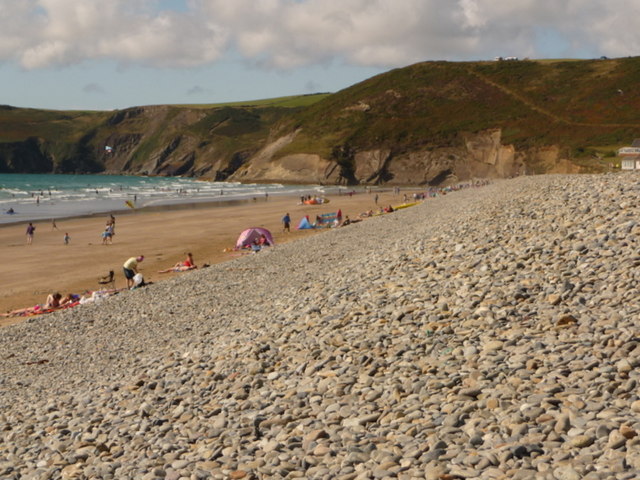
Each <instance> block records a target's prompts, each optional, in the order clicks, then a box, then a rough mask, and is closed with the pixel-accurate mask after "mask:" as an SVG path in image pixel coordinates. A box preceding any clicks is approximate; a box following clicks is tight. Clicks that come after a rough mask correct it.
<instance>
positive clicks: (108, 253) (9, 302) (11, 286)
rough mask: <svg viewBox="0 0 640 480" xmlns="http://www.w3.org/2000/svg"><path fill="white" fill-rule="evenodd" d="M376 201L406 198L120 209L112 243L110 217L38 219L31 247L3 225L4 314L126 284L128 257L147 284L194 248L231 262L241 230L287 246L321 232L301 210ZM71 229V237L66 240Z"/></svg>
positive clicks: (20, 227)
mask: <svg viewBox="0 0 640 480" xmlns="http://www.w3.org/2000/svg"><path fill="white" fill-rule="evenodd" d="M376 193H377V194H378V196H379V198H378V205H385V206H386V205H398V204H401V203H402V199H403V195H404V193H406V192H403V193H401V194H400V195H396V194H394V193H393V192H392V191H380V192H376V191H373V192H372V193H370V194H368V193H357V194H355V195H353V196H348V195H340V196H338V195H334V196H329V197H327V198H329V200H330V203H329V204H326V205H301V204H300V201H299V197H292V196H287V197H282V196H277V197H276V196H271V197H269V198H268V200H265V199H264V198H259V199H257V200H256V201H239V202H235V203H234V204H231V205H229V204H222V205H213V206H212V205H207V206H204V205H195V206H194V205H192V206H170V207H166V208H165V209H163V210H159V211H158V210H155V211H134V212H130V213H123V214H116V229H115V233H116V235H115V236H114V240H113V244H111V245H102V238H101V233H102V231H103V230H104V227H105V223H106V220H107V218H108V215H102V216H94V217H83V218H72V219H66V220H57V221H56V226H57V229H54V228H53V226H52V223H51V222H50V221H38V222H34V225H35V226H36V231H35V235H34V240H33V244H32V245H27V244H26V235H25V230H26V225H25V224H11V225H4V226H2V227H0V246H1V247H2V248H0V261H1V262H2V265H3V269H2V274H1V277H2V282H1V283H2V289H1V291H0V312H7V311H10V310H14V309H18V308H24V307H29V306H33V305H35V304H38V303H44V301H45V300H46V297H47V295H48V294H49V293H52V292H60V293H62V294H63V295H65V294H66V293H76V294H83V293H84V292H87V291H93V290H97V289H99V288H103V287H102V286H101V285H99V284H98V280H99V279H100V277H102V276H104V275H106V274H107V273H108V272H109V271H110V270H114V272H115V274H116V284H115V286H116V288H122V287H124V286H125V285H126V281H125V279H124V276H123V274H122V264H123V262H124V261H125V260H126V259H127V258H129V257H131V256H135V255H144V256H145V260H144V262H142V263H141V264H140V271H141V272H142V273H143V275H144V277H145V280H146V281H151V282H158V281H162V280H164V279H168V278H171V277H172V276H175V275H188V274H189V273H188V272H186V273H166V274H160V273H157V272H158V271H159V270H162V269H166V268H169V267H171V266H173V265H174V264H175V263H176V262H178V261H181V260H182V259H184V257H185V256H186V253H187V252H192V253H193V255H194V258H195V260H196V263H197V265H199V266H201V265H203V264H205V263H209V264H214V263H220V262H225V261H229V260H232V259H234V258H237V257H238V256H239V255H240V254H239V253H237V252H234V253H229V252H225V251H224V250H225V249H229V248H233V246H234V245H235V241H236V239H237V237H238V235H239V233H240V232H241V231H242V230H244V229H245V228H248V227H264V228H267V229H269V230H270V231H271V232H272V233H273V235H274V238H275V241H276V244H279V243H286V242H289V241H292V240H296V239H299V238H302V237H305V236H308V235H313V234H316V233H319V232H322V231H323V230H303V231H298V230H296V228H295V227H296V226H297V225H298V222H299V221H300V219H301V218H302V217H303V216H304V215H309V217H310V218H312V219H313V218H315V216H316V215H318V214H321V213H327V212H333V211H336V210H337V209H341V210H342V213H343V216H346V215H348V216H349V217H350V218H351V219H355V218H357V217H358V215H359V214H360V213H361V212H364V211H367V210H368V209H375V208H376V204H375V195H376ZM286 212H289V214H290V215H291V219H292V225H291V227H292V228H291V233H283V232H282V223H281V219H282V216H283V215H284V214H285V213H286ZM65 233H68V234H69V236H70V238H71V240H70V242H69V244H68V245H65V244H64V240H63V237H64V235H65ZM24 318H25V317H0V326H4V325H9V324H13V323H18V322H21V321H22V320H24Z"/></svg>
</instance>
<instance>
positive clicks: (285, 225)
mask: <svg viewBox="0 0 640 480" xmlns="http://www.w3.org/2000/svg"><path fill="white" fill-rule="evenodd" d="M282 231H283V232H289V233H290V232H291V217H290V216H289V212H287V213H285V214H284V217H282Z"/></svg>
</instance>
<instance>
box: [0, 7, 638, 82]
mask: <svg viewBox="0 0 640 480" xmlns="http://www.w3.org/2000/svg"><path fill="white" fill-rule="evenodd" d="M158 4H159V3H158V2H157V1H156V0H82V1H78V0H20V1H16V0H0V61H15V62H18V63H20V65H22V66H23V67H24V68H26V69H35V68H44V67H50V66H64V65H70V64H74V63H78V62H82V61H84V60H88V59H96V58H98V59H100V58H107V59H112V60H115V61H117V62H120V63H122V64H125V65H126V64H131V63H136V64H143V65H149V66H156V67H192V66H198V65H205V64H208V63H212V62H215V61H217V60H219V59H221V58H223V57H224V56H225V55H228V54H229V52H230V51H235V52H237V53H239V54H240V55H241V56H243V57H244V58H245V60H247V61H249V62H251V63H256V64H259V65H261V66H263V67H268V68H277V69H289V68H295V67H299V66H304V65H309V64H318V63H323V62H331V61H336V60H337V61H340V62H346V63H351V64H356V65H361V66H376V67H394V66H399V65H405V64H408V63H412V62H417V61H421V60H428V59H449V60H464V59H478V58H491V57H493V56H494V55H498V54H517V55H519V56H531V57H535V56H540V55H541V54H544V53H547V52H541V51H540V50H539V48H540V47H539V44H538V42H537V40H538V38H537V36H538V35H539V32H540V31H545V32H558V35H557V36H558V37H562V38H563V39H565V40H566V42H564V43H565V44H564V45H563V48H565V49H566V51H563V52H562V54H563V55H572V54H573V55H584V54H585V52H592V53H593V55H600V54H603V55H608V56H624V55H634V54H637V52H638V50H639V47H640V34H639V33H638V31H637V28H636V26H635V25H634V23H635V19H636V18H637V17H638V15H639V14H640V0H566V1H565V2H557V1H556V0H502V1H501V0H451V1H445V0H297V1H296V0H234V1H229V0H186V2H185V4H186V7H187V8H186V11H183V9H182V8H181V9H177V10H176V9H174V10H165V11H156V10H154V6H157V5H158ZM507 50H508V51H507Z"/></svg>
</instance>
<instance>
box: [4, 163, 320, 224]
mask: <svg viewBox="0 0 640 480" xmlns="http://www.w3.org/2000/svg"><path fill="white" fill-rule="evenodd" d="M325 193H330V192H328V191H327V188H326V187H323V186H321V185H281V184H245V183H236V182H210V181H201V180H196V179H193V178H185V177H137V176H125V175H61V174H17V173H8V174H0V212H2V213H1V214H0V224H5V223H16V222H28V221H36V220H45V219H51V220H54V219H57V218H68V217H78V216H89V215H97V214H104V213H116V212H122V211H129V210H132V209H145V210H148V209H155V208H170V207H172V206H177V207H180V208H186V207H188V206H202V205H203V204H207V203H216V202H234V203H235V202H242V201H251V200H252V199H253V198H259V199H268V197H269V196H271V195H323V194H325Z"/></svg>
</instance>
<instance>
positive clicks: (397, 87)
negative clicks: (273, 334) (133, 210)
mask: <svg viewBox="0 0 640 480" xmlns="http://www.w3.org/2000/svg"><path fill="white" fill-rule="evenodd" d="M639 81H640V58H638V57H632V58H623V59H610V60H571V61H570V60H557V61H499V62H424V63H419V64H415V65H411V66H408V67H405V68H399V69H395V70H392V71H390V72H387V73H384V74H381V75H378V76H375V77H373V78H370V79H368V80H366V81H364V82H361V83H359V84H356V85H353V86H352V87H349V88H346V89H344V90H342V91H339V92H337V93H334V94H317V95H307V96H294V97H285V98H280V99H267V100H260V101H252V102H235V103H231V104H219V105H158V106H146V107H133V108H130V109H125V110H120V111H114V112H90V111H88V112H84V111H82V112H81V111H70V112H58V111H44V110H34V109H19V108H13V107H0V171H2V172H28V171H40V172H43V171H44V172H46V171H54V172H99V171H107V172H127V173H134V174H136V173H146V174H157V175H192V176H198V177H205V178H213V179H218V180H224V179H234V180H241V181H242V180H246V181H289V182H305V181H307V182H314V183H315V182H318V181H320V182H329V183H384V182H391V183H439V182H442V181H444V180H445V179H446V178H454V179H465V178H471V177H478V176H511V175H517V174H522V173H543V172H549V171H583V172H585V171H601V170H603V169H605V168H610V164H611V162H612V160H614V159H613V158H612V157H614V156H615V151H616V150H617V148H619V147H620V146H623V145H626V144H629V143H630V142H631V141H632V140H633V139H634V138H635V137H636V136H639V135H638V132H639V131H640V120H639V119H638V115H637V112H638V109H639V108H640V93H639V92H638V91H637V89H635V88H634V87H635V85H637V84H638V82H639ZM106 146H110V147H111V148H112V150H111V151H110V152H109V151H107V150H106V149H105V147H106Z"/></svg>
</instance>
